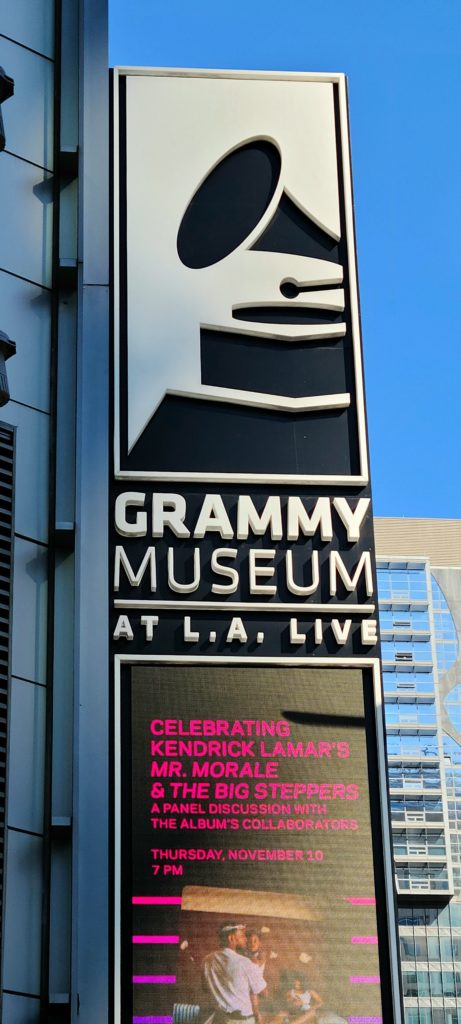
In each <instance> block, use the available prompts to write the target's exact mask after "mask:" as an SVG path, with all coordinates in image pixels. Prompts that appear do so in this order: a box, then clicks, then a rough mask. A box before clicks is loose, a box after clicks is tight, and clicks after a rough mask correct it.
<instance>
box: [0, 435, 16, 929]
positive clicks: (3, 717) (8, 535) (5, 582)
mask: <svg viewBox="0 0 461 1024" xmlns="http://www.w3.org/2000/svg"><path fill="white" fill-rule="evenodd" d="M13 481H14V430H13V428H12V427H8V426H7V425H6V424H4V423H0V929H1V928H2V923H3V867H4V846H5V826H6V821H5V802H6V754H7V729H8V701H9V668H10V622H11V582H12V563H13ZM1 938H2V936H1V934H0V949H1Z"/></svg>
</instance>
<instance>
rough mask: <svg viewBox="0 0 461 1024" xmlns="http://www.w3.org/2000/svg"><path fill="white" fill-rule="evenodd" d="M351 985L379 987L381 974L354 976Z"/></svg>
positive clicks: (350, 979)
mask: <svg viewBox="0 0 461 1024" xmlns="http://www.w3.org/2000/svg"><path fill="white" fill-rule="evenodd" d="M349 981H350V983H351V985H379V983H380V981H381V978H380V977H379V974H353V975H352V977H351V978H349Z"/></svg>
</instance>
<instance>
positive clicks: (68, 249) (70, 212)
mask: <svg viewBox="0 0 461 1024" xmlns="http://www.w3.org/2000/svg"><path fill="white" fill-rule="evenodd" d="M77 193H78V182H77V179H76V178H74V180H73V181H69V182H67V183H66V184H65V185H64V186H63V188H62V189H61V206H60V211H59V255H60V258H61V259H64V260H76V259H77Z"/></svg>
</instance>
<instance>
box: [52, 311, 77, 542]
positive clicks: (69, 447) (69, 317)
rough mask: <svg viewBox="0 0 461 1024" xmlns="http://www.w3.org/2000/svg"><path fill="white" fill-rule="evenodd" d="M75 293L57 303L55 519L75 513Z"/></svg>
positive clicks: (69, 518)
mask: <svg viewBox="0 0 461 1024" xmlns="http://www.w3.org/2000/svg"><path fill="white" fill-rule="evenodd" d="M76 347H77V339H76V296H75V295H69V296H68V297H66V298H65V299H64V298H61V301H60V303H59V352H58V396H57V425H56V521H57V522H66V523H72V522H73V521H74V516H75V400H76V399H75V389H76Z"/></svg>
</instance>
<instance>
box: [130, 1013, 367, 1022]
mask: <svg viewBox="0 0 461 1024" xmlns="http://www.w3.org/2000/svg"><path fill="white" fill-rule="evenodd" d="M371 1019H372V1018H371V1017H370V1020H371ZM364 1020H365V1018H364ZM133 1024H173V1018H172V1017H152V1015H151V1016H150V1017H133Z"/></svg>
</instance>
